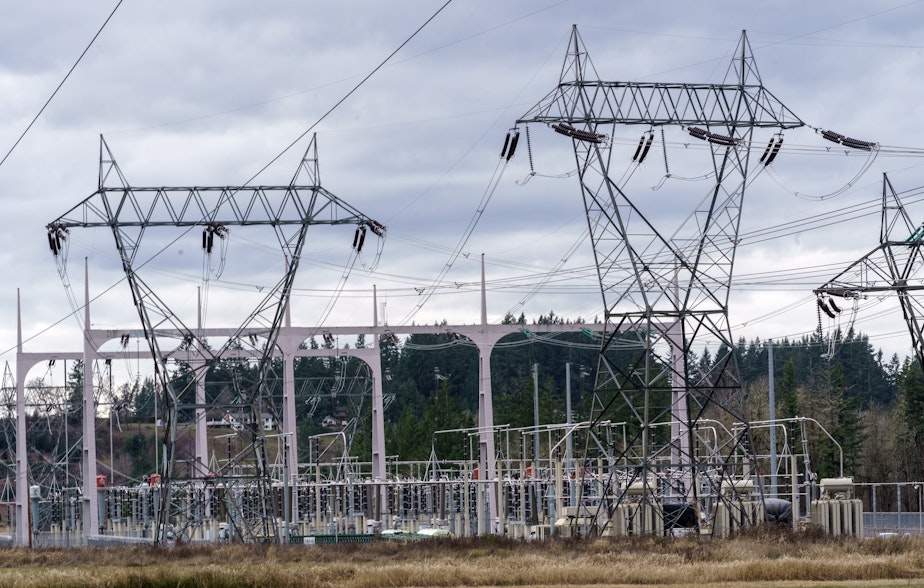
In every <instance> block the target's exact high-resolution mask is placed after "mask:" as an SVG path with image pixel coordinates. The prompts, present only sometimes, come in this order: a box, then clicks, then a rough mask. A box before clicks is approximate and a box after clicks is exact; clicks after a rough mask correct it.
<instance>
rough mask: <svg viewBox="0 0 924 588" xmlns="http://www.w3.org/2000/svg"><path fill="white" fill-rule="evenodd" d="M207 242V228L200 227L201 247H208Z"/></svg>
mask: <svg viewBox="0 0 924 588" xmlns="http://www.w3.org/2000/svg"><path fill="white" fill-rule="evenodd" d="M208 242H209V230H208V229H202V248H203V249H208Z"/></svg>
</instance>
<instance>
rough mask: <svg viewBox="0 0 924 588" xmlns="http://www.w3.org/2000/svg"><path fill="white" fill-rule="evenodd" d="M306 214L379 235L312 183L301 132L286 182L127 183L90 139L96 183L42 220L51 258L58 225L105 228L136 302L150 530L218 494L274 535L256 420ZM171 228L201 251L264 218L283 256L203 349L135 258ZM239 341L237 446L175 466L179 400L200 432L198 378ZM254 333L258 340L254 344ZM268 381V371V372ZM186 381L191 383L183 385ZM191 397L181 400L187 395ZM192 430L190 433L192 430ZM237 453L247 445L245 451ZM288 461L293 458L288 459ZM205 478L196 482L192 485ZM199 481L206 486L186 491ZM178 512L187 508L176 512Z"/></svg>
mask: <svg viewBox="0 0 924 588" xmlns="http://www.w3.org/2000/svg"><path fill="white" fill-rule="evenodd" d="M314 225H355V226H356V235H355V236H354V241H353V246H354V249H357V250H358V249H359V248H361V247H362V240H363V239H364V237H365V234H366V231H367V229H368V230H370V231H372V232H373V233H375V234H377V235H379V236H382V235H383V234H384V231H385V227H384V226H382V225H381V224H380V223H378V222H376V221H374V220H372V219H371V218H369V217H367V216H365V215H364V214H362V213H361V212H359V211H358V210H356V209H355V208H353V207H352V206H350V205H349V204H347V203H346V202H344V201H343V200H341V199H339V198H338V197H336V196H335V195H334V194H332V193H331V192H329V191H328V190H326V189H325V188H324V187H322V186H321V184H320V176H319V171H318V160H317V144H316V141H315V139H314V138H312V140H311V143H310V144H309V146H308V149H307V150H306V152H305V155H304V157H303V158H302V160H301V161H300V164H299V168H298V170H297V172H296V173H295V175H294V177H293V179H292V182H291V183H290V184H289V185H285V186H249V185H245V186H221V187H137V186H132V185H130V184H129V182H128V181H127V180H126V179H125V176H124V175H123V174H122V171H121V170H120V169H119V166H118V164H117V163H116V161H115V158H114V157H113V156H112V153H111V151H110V150H109V147H108V145H106V143H105V141H104V140H102V139H101V142H100V163H99V184H98V188H97V190H96V191H95V192H94V193H93V194H91V195H90V196H89V197H87V198H86V199H84V200H83V201H82V202H80V203H79V204H77V205H76V206H75V207H73V208H72V209H71V210H69V211H68V212H66V213H65V214H63V215H61V216H60V217H58V218H57V219H55V220H54V221H53V222H51V223H49V224H48V225H47V228H48V239H49V244H50V246H51V249H52V252H53V253H54V255H55V257H56V259H57V260H58V263H61V264H63V263H66V259H64V258H65V255H64V252H65V247H64V241H65V240H66V238H67V234H68V232H69V231H70V229H73V228H78V227H80V228H91V227H109V228H110V229H111V230H112V234H113V237H114V238H115V244H116V249H117V251H118V254H119V258H120V260H121V263H122V270H123V272H124V274H125V277H126V280H127V282H128V285H129V288H130V290H131V294H132V301H133V304H134V306H135V309H136V310H137V313H138V316H139V318H140V321H141V325H142V329H143V332H144V337H145V340H146V341H147V344H148V346H149V347H150V351H151V354H152V357H153V358H155V361H154V371H155V383H156V385H157V386H158V388H159V389H158V392H157V393H158V395H159V397H160V398H161V399H162V406H163V407H164V413H165V417H166V420H165V425H164V434H163V438H162V444H161V447H160V449H159V451H160V452H161V455H162V456H163V460H162V463H161V466H160V468H161V469H160V472H159V473H160V475H161V480H160V484H159V486H157V489H158V490H159V492H160V500H159V504H160V507H159V510H158V512H157V513H156V515H157V524H156V527H155V529H156V531H155V540H156V541H166V540H168V539H172V538H173V537H177V538H182V537H184V530H183V529H178V528H172V527H171V525H172V524H173V521H174V520H175V517H174V514H175V513H176V512H179V511H180V510H181V509H187V510H188V509H190V508H201V509H204V511H207V510H208V509H209V508H211V505H213V504H215V503H221V508H223V509H225V512H226V513H227V516H228V519H229V521H230V524H231V526H232V533H233V535H235V536H236V537H238V538H239V539H240V540H242V541H254V540H264V541H265V540H278V539H279V538H280V534H279V530H278V528H277V522H276V521H277V517H278V516H279V512H280V511H279V505H276V504H275V493H274V492H273V491H272V483H273V480H272V479H271V476H270V471H269V465H268V462H269V460H268V455H267V447H266V438H265V434H264V432H263V429H262V427H261V426H260V421H261V418H260V417H261V414H262V412H263V411H264V410H266V409H267V407H268V406H270V405H272V404H273V401H272V399H271V389H270V388H271V386H272V385H273V384H272V382H278V381H279V379H278V377H276V376H275V375H274V374H273V371H274V365H273V355H274V353H275V352H276V350H277V345H276V342H277V339H278V337H279V333H280V329H281V327H282V326H283V322H284V317H285V314H286V312H287V309H288V306H289V300H290V296H291V292H292V287H293V284H294V281H295V277H296V274H297V271H298V268H299V262H300V260H301V258H302V255H303V252H304V247H305V242H306V235H307V231H308V229H309V227H311V226H314ZM163 227H173V228H180V229H184V228H185V229H186V230H187V231H191V230H193V229H197V228H201V229H202V247H203V249H204V250H205V251H206V253H207V254H211V250H212V246H213V243H214V241H215V239H216V238H218V239H221V238H223V237H224V235H225V234H226V233H227V231H228V227H241V228H242V230H243V227H264V228H266V227H269V228H271V230H272V231H273V233H274V234H275V236H276V239H277V242H278V246H279V251H280V252H281V253H282V256H283V259H282V260H280V263H279V266H280V268H282V267H283V266H284V267H285V271H284V273H283V275H282V277H281V278H280V279H279V280H278V282H276V283H275V285H273V286H272V287H271V288H266V290H265V291H264V292H265V295H263V296H262V299H261V300H260V302H259V303H258V304H257V306H256V308H255V309H254V310H253V311H252V312H251V313H250V314H249V315H248V316H247V317H246V318H245V319H244V321H243V322H242V323H241V325H240V326H239V327H238V328H237V329H236V330H235V331H234V332H233V333H232V334H231V336H229V337H228V338H227V340H226V342H225V343H224V344H223V345H222V346H221V347H219V348H217V349H211V348H210V347H209V345H208V344H207V343H206V342H205V341H204V339H203V337H202V336H201V335H200V332H201V331H200V329H201V325H198V326H197V327H193V326H190V325H187V324H185V323H184V322H183V321H182V320H181V319H180V318H179V317H178V316H177V314H176V313H175V312H174V311H173V310H171V308H170V307H169V306H168V305H167V304H166V303H165V302H164V301H163V300H162V298H161V297H159V296H158V294H157V292H156V290H155V286H154V285H153V284H152V282H151V281H150V280H148V279H146V278H145V277H143V275H142V274H143V273H144V272H143V271H142V267H143V266H144V265H145V263H146V262H147V260H143V261H142V260H140V259H139V257H138V253H139V248H140V246H141V243H142V239H143V237H144V235H145V233H147V232H148V230H149V229H157V228H163ZM245 339H246V340H249V342H250V344H251V346H252V347H253V349H254V359H255V361H256V364H257V369H256V378H255V380H254V384H253V385H252V386H250V387H249V389H246V390H242V391H241V393H240V394H239V396H238V397H237V398H236V399H235V402H234V407H235V408H236V409H238V410H244V411H249V413H250V422H249V424H248V427H247V431H246V433H247V435H248V437H249V447H250V450H249V451H244V452H241V453H240V454H239V455H238V456H237V457H235V459H234V460H233V462H231V463H228V464H226V466H224V467H223V468H222V469H220V470H219V471H212V470H210V469H209V465H208V464H206V463H195V464H194V465H193V466H192V467H190V466H188V465H187V467H186V471H185V475H183V476H180V475H179V472H178V471H177V467H176V466H177V463H178V462H179V461H180V456H179V455H178V446H177V430H178V425H179V422H178V421H179V418H180V414H181V412H182V411H195V414H196V424H197V435H199V434H201V435H202V439H204V438H205V437H204V435H205V433H204V428H205V409H206V408H213V406H210V405H207V404H206V403H205V398H204V391H203V390H204V381H205V378H206V375H207V373H208V372H209V371H210V370H212V369H213V368H214V367H216V366H217V364H218V362H219V361H221V359H222V357H223V356H224V355H225V353H226V352H229V350H231V349H233V348H234V347H235V346H237V347H240V345H241V342H242V341H244V340H245ZM257 343H259V345H258V344H257ZM178 350H183V351H185V352H186V354H187V356H188V357H189V361H188V362H186V363H185V365H184V366H183V369H182V370H179V369H177V368H176V366H174V365H171V364H169V363H168V357H170V356H175V355H176V354H177V351H178ZM271 381H272V382H271ZM193 392H195V393H193ZM193 397H194V398H195V401H194V402H190V399H191V398H193ZM200 429H201V432H200ZM248 453H249V456H248V455H247V454H248ZM293 465H294V464H293ZM204 483H205V485H203V484H204ZM203 488H208V489H210V490H209V491H208V492H207V493H209V494H210V496H202V497H194V496H193V495H194V494H195V493H201V492H202V489H203ZM188 518H189V517H187V520H188Z"/></svg>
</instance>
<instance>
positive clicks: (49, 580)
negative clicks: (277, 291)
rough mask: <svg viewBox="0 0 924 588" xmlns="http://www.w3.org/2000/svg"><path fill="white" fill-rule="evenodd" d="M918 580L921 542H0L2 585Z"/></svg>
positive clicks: (751, 537) (757, 537)
mask: <svg viewBox="0 0 924 588" xmlns="http://www.w3.org/2000/svg"><path fill="white" fill-rule="evenodd" d="M694 584H695V585H698V586H718V585H722V586H762V587H763V586H809V585H824V586H835V585H836V586H846V585H858V586H860V585H871V584H876V585H880V586H924V539H872V540H866V541H857V540H853V539H832V538H828V537H823V536H819V535H817V534H812V533H808V534H799V535H794V534H792V533H789V532H785V531H783V532H780V531H762V532H756V533H750V534H748V535H745V536H741V537H739V538H736V539H733V540H725V541H717V540H716V541H714V540H708V539H692V538H685V539H669V538H662V537H635V538H618V539H617V538H614V539H588V540H574V539H572V540H555V541H547V542H541V543H540V542H523V541H513V540H508V539H503V538H497V537H487V538H482V539H455V540H428V541H423V542H418V543H407V544H402V543H385V542H379V543H366V544H338V545H319V546H303V545H292V546H241V545H226V546H215V547H208V546H191V545H183V546H177V547H173V548H142V547H127V548H83V549H34V550H28V549H6V550H0V586H28V587H37V588H39V587H40V588H46V587H67V586H100V587H102V586H105V587H111V588H120V587H129V586H131V587H145V588H147V587H150V588H159V587H167V586H170V587H187V586H188V587H197V588H200V587H201V588H211V587H237V586H306V587H309V588H310V587H331V586H344V587H348V588H349V587H356V588H367V587H368V588H371V587H377V586H389V587H390V586H406V587H407V586H616V585H647V586H656V585H664V586H683V585H694Z"/></svg>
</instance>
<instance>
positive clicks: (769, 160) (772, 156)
mask: <svg viewBox="0 0 924 588" xmlns="http://www.w3.org/2000/svg"><path fill="white" fill-rule="evenodd" d="M782 146H783V137H780V138H778V139H777V141H776V145H774V146H773V151H771V152H770V157H768V158H767V161H765V162H764V166H768V165H770V164H771V163H773V160H774V159H776V155H777V153H779V152H780V147H782Z"/></svg>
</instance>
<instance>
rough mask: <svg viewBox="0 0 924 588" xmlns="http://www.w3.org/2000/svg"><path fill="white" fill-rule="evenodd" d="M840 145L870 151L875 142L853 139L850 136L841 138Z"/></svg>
mask: <svg viewBox="0 0 924 588" xmlns="http://www.w3.org/2000/svg"><path fill="white" fill-rule="evenodd" d="M841 145H844V146H846V147H850V148H851V149H862V150H863V151H872V150H873V147H874V146H875V145H876V143H873V142H872V141H861V140H859V139H854V138H852V137H844V138H842V139H841Z"/></svg>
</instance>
